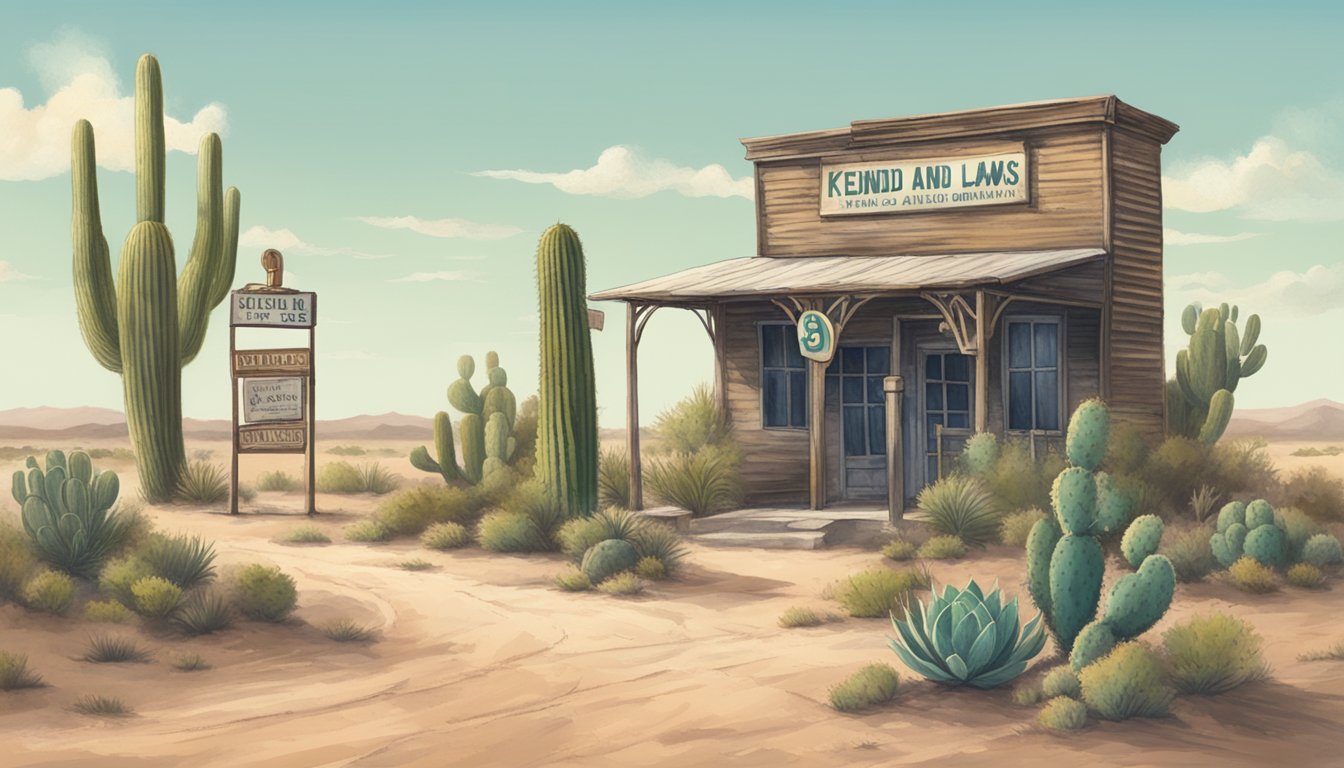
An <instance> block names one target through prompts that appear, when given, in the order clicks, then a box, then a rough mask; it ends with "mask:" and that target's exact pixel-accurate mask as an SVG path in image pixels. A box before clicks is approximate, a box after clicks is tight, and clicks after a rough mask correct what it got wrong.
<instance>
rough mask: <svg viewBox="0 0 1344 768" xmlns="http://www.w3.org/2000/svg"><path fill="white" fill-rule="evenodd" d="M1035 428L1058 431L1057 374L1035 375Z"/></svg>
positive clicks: (1040, 373) (1042, 372)
mask: <svg viewBox="0 0 1344 768" xmlns="http://www.w3.org/2000/svg"><path fill="white" fill-rule="evenodd" d="M1036 428H1037V429H1059V373H1057V372H1056V371H1038V372H1037V373H1036Z"/></svg>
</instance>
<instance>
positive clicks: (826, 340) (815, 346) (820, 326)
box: [798, 309, 835, 363]
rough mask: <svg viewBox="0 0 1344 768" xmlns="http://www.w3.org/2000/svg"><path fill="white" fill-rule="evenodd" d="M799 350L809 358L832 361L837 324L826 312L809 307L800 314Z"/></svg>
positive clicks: (820, 361) (822, 361) (818, 360)
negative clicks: (832, 323) (834, 323)
mask: <svg viewBox="0 0 1344 768" xmlns="http://www.w3.org/2000/svg"><path fill="white" fill-rule="evenodd" d="M798 351H799V352H800V353H802V355H803V357H806V358H807V359H808V360H816V361H817V362H819V363H829V362H830V361H831V357H833V356H834V355H835V326H833V325H831V319H830V318H829V317H827V316H826V315H825V313H823V312H818V311H816V310H814V309H809V310H807V311H806V312H804V313H802V314H801V315H799V316H798Z"/></svg>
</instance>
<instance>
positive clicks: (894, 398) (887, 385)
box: [882, 376, 905, 523]
mask: <svg viewBox="0 0 1344 768" xmlns="http://www.w3.org/2000/svg"><path fill="white" fill-rule="evenodd" d="M882 392H883V393H884V394H885V395H886V401H887V520H888V521H890V522H893V523H895V522H897V521H899V520H901V519H902V518H903V517H904V516H905V444H904V443H903V442H902V439H901V400H902V399H903V397H902V393H904V392H905V379H902V378H901V377H900V376H888V377H886V378H885V379H883V380H882Z"/></svg>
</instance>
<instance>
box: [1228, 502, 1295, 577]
mask: <svg viewBox="0 0 1344 768" xmlns="http://www.w3.org/2000/svg"><path fill="white" fill-rule="evenodd" d="M1283 525H1284V524H1283V520H1282V518H1281V517H1280V516H1277V515H1275V514H1274V508H1273V507H1271V506H1270V505H1269V502H1267V501H1265V500H1264V499H1256V500H1255V501H1252V502H1251V503H1250V504H1247V503H1245V502H1242V501H1233V502H1229V503H1227V504H1225V505H1223V508H1222V509H1221V510H1220V511H1219V512H1218V523H1217V530H1215V531H1214V533H1213V535H1212V536H1210V537H1209V548H1210V549H1212V550H1213V556H1214V558H1215V559H1216V560H1217V561H1218V563H1219V564H1220V565H1222V566H1223V567H1224V568H1230V567H1232V564H1233V563H1235V562H1236V561H1237V560H1240V559H1241V557H1242V556H1243V555H1245V556H1246V557H1250V558H1251V559H1253V560H1255V561H1256V562H1258V563H1260V564H1261V565H1266V566H1269V567H1271V568H1275V567H1278V566H1280V565H1283V564H1284V562H1285V560H1286V559H1287V554H1288V539H1287V535H1286V534H1285V533H1284V530H1283Z"/></svg>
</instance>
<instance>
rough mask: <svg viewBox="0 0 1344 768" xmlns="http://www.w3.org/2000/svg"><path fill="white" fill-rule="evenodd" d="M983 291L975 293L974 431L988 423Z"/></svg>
mask: <svg viewBox="0 0 1344 768" xmlns="http://www.w3.org/2000/svg"><path fill="white" fill-rule="evenodd" d="M987 309H988V302H987V301H985V292H984V290H983V289H981V290H978V291H976V292H975V431H976V432H984V431H985V427H986V425H987V424H988V423H989V327H988V326H989V315H988V312H987V311H986V310H987Z"/></svg>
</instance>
